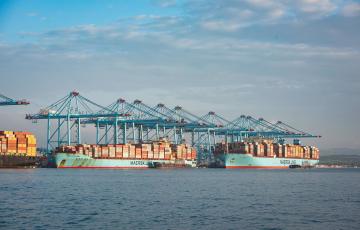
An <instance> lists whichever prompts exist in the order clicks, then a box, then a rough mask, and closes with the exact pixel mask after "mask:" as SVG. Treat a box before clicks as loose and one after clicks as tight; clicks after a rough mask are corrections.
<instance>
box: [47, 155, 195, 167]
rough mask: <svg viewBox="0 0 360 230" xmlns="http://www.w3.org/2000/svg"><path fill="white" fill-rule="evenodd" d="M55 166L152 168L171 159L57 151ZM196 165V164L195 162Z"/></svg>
mask: <svg viewBox="0 0 360 230" xmlns="http://www.w3.org/2000/svg"><path fill="white" fill-rule="evenodd" d="M54 161H55V162H54V163H55V166H56V167H57V168H89V169H91V168H93V169H129V168H135V169H148V168H153V167H152V166H153V165H154V164H155V163H161V164H173V163H174V161H172V160H149V159H116V158H113V159H109V158H107V159H102V158H92V157H90V156H87V155H83V154H69V153H57V154H56V155H55V156H54ZM184 164H185V165H189V166H191V167H193V165H194V162H193V161H184ZM195 165H196V164H195Z"/></svg>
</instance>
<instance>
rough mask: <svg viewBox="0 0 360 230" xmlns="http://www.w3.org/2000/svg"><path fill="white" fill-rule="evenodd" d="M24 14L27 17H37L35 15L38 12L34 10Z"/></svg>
mask: <svg viewBox="0 0 360 230" xmlns="http://www.w3.org/2000/svg"><path fill="white" fill-rule="evenodd" d="M26 16H28V17H37V16H38V13H36V12H29V13H27V14H26Z"/></svg>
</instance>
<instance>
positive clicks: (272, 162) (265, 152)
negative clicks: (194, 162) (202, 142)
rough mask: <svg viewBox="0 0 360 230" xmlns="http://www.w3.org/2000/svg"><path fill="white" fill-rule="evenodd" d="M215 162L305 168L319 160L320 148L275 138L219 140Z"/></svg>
mask: <svg viewBox="0 0 360 230" xmlns="http://www.w3.org/2000/svg"><path fill="white" fill-rule="evenodd" d="M214 155H215V165H216V167H221V168H245V169H246V168H268V169H285V168H303V167H314V166H315V165H316V164H318V163H319V149H318V148H316V147H314V146H301V145H300V144H279V143H273V142H272V141H265V140H264V141H262V142H245V141H242V142H234V143H219V144H217V145H216V147H215V151H214Z"/></svg>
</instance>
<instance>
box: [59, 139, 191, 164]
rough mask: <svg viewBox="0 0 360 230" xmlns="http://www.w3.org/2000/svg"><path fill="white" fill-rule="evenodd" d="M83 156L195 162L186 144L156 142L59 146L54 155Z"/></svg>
mask: <svg viewBox="0 0 360 230" xmlns="http://www.w3.org/2000/svg"><path fill="white" fill-rule="evenodd" d="M62 152H64V153H73V154H84V155H87V156H90V157H92V158H95V159H146V160H173V159H182V160H195V159H196V150H195V148H193V147H190V146H189V145H186V144H180V145H175V144H170V143H169V142H166V141H157V142H152V143H142V144H117V145H87V144H82V145H76V146H60V147H57V148H56V149H55V153H62Z"/></svg>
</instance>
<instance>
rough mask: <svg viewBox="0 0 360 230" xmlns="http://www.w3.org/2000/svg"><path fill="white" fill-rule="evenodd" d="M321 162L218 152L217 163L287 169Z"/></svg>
mask: <svg viewBox="0 0 360 230" xmlns="http://www.w3.org/2000/svg"><path fill="white" fill-rule="evenodd" d="M318 163H319V160H316V159H300V158H277V157H256V156H253V155H251V154H232V153H226V154H218V155H217V157H216V165H217V167H221V168H239V169H242V168H243V169H287V168H289V167H290V166H291V165H297V166H301V167H313V166H315V165H316V164H318Z"/></svg>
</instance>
